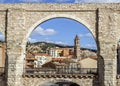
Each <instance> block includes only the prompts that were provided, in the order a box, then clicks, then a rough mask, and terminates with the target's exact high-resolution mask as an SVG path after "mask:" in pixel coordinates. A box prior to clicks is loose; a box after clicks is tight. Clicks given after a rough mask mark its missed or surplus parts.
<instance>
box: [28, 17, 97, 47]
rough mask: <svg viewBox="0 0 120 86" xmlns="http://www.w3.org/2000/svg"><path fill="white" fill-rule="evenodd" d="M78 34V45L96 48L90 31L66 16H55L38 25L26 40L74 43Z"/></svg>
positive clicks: (32, 41)
mask: <svg viewBox="0 0 120 86" xmlns="http://www.w3.org/2000/svg"><path fill="white" fill-rule="evenodd" d="M76 35H78V36H79V39H80V46H81V47H83V48H92V49H96V42H95V40H94V37H93V36H92V34H91V32H90V31H89V29H88V28H87V27H85V26H84V25H83V24H81V23H79V22H77V21H75V20H72V19H67V18H55V19H50V20H48V21H45V22H43V23H42V24H40V25H38V26H37V27H36V28H35V29H34V30H33V32H32V33H31V35H30V36H29V38H28V40H29V41H30V42H31V43H34V42H40V41H45V42H50V43H56V44H63V45H72V46H73V45H74V38H75V36H76Z"/></svg>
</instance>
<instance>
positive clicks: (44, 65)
mask: <svg viewBox="0 0 120 86" xmlns="http://www.w3.org/2000/svg"><path fill="white" fill-rule="evenodd" d="M73 41H74V46H65V45H58V44H52V43H46V42H38V43H34V44H30V43H28V44H27V47H26V59H25V68H26V70H25V71H26V72H28V73H33V72H34V73H36V72H37V71H35V70H33V69H35V68H36V69H37V68H39V69H40V70H41V71H40V72H39V71H38V72H39V73H42V70H43V71H44V70H46V69H47V70H48V69H49V70H52V71H54V70H57V72H58V73H61V72H64V73H71V71H72V72H74V73H78V72H80V71H79V70H78V69H80V68H84V69H85V68H93V69H95V70H93V69H92V70H87V71H84V72H86V73H87V72H91V71H92V72H96V71H97V70H96V69H97V55H96V51H95V50H90V49H84V48H82V49H81V48H80V39H79V37H78V35H76V36H75V38H74V39H73ZM73 69H74V71H73ZM75 69H76V70H75ZM49 70H48V72H49ZM77 70H78V71H77ZM38 72H37V73H38ZM54 72H56V71H54Z"/></svg>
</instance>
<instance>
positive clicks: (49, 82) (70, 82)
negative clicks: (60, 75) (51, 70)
mask: <svg viewBox="0 0 120 86" xmlns="http://www.w3.org/2000/svg"><path fill="white" fill-rule="evenodd" d="M60 84H62V85H63V84H68V85H69V86H81V85H80V83H79V82H77V81H76V80H74V81H73V80H69V79H64V80H63V79H55V80H52V79H51V80H50V79H49V80H47V81H42V83H39V84H37V86H49V85H51V86H52V85H53V86H54V85H55V86H56V85H57V86H58V85H60ZM60 86H61V85H60Z"/></svg>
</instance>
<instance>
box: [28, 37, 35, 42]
mask: <svg viewBox="0 0 120 86" xmlns="http://www.w3.org/2000/svg"><path fill="white" fill-rule="evenodd" d="M28 40H29V42H30V43H34V42H37V39H33V38H30V37H29V38H28Z"/></svg>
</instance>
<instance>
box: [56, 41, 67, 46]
mask: <svg viewBox="0 0 120 86" xmlns="http://www.w3.org/2000/svg"><path fill="white" fill-rule="evenodd" d="M55 44H61V45H67V43H65V42H62V41H56V42H55Z"/></svg>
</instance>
